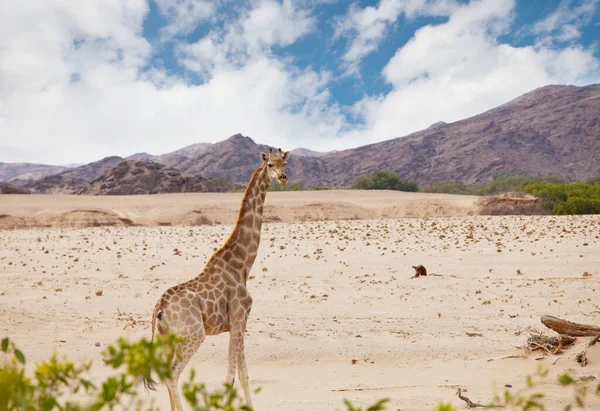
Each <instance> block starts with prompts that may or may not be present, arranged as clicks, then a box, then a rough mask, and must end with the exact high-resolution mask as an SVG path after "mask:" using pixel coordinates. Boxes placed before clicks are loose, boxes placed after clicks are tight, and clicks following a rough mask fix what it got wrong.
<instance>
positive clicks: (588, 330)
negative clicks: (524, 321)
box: [540, 315, 600, 337]
mask: <svg viewBox="0 0 600 411" xmlns="http://www.w3.org/2000/svg"><path fill="white" fill-rule="evenodd" d="M540 320H541V321H542V324H544V325H545V326H546V327H548V328H550V329H551V330H554V331H556V332H557V333H559V334H561V335H568V336H570V337H595V336H596V335H598V334H600V327H596V326H594V325H584V324H577V323H574V322H571V321H567V320H563V319H560V318H557V317H553V316H551V315H544V316H542V318H541V319H540Z"/></svg>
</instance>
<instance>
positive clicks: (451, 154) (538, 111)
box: [0, 84, 600, 193]
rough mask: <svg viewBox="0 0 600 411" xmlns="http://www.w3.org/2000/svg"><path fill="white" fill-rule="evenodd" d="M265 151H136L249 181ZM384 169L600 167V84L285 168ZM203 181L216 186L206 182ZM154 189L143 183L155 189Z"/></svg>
mask: <svg viewBox="0 0 600 411" xmlns="http://www.w3.org/2000/svg"><path fill="white" fill-rule="evenodd" d="M282 148H283V149H289V148H286V147H282ZM268 149H269V147H268V146H266V145H261V144H257V143H255V142H254V141H253V140H252V139H251V138H249V137H245V136H243V135H241V134H236V135H234V136H231V137H230V138H228V139H226V140H224V141H221V142H219V143H215V144H204V143H200V144H193V145H191V146H187V147H184V148H182V149H180V150H176V151H173V152H171V153H167V154H163V155H159V156H153V155H150V154H147V153H138V154H134V155H133V156H130V157H129V158H130V159H134V160H150V161H154V162H156V163H160V164H162V165H163V166H165V167H167V168H169V167H170V168H173V169H177V170H179V171H180V172H181V173H182V178H187V177H186V175H202V177H204V178H213V177H214V178H217V177H218V178H219V179H217V180H213V181H220V180H223V181H225V180H228V181H230V180H231V179H233V181H234V182H235V183H238V184H246V183H247V181H248V179H249V178H250V175H251V174H252V172H253V171H254V170H255V169H256V167H257V166H258V165H259V164H260V159H259V153H260V152H261V151H263V152H267V151H268ZM122 160H123V159H121V158H120V157H108V158H106V159H103V160H101V161H100V162H96V163H91V164H88V165H84V166H80V167H77V168H73V169H69V170H66V171H62V170H61V171H60V173H59V174H55V175H53V176H46V177H43V178H41V179H39V180H37V181H35V182H32V183H29V184H25V185H23V186H22V187H23V188H24V189H26V190H28V191H31V192H39V193H73V192H80V191H81V189H82V187H85V186H86V185H88V184H89V182H91V181H93V180H95V179H97V178H98V177H100V176H101V175H102V174H104V173H105V172H106V171H108V170H110V169H111V168H112V167H114V166H115V165H117V164H118V163H119V162H121V161H122ZM27 167H29V168H27ZM36 167H38V168H39V167H40V165H19V167H17V168H15V169H14V170H13V169H12V168H11V167H8V168H7V167H4V168H2V164H0V181H2V179H1V176H2V175H4V176H5V177H4V178H5V179H6V178H7V177H6V176H11V178H12V177H14V176H15V175H23V174H25V171H23V170H36ZM41 167H42V170H44V171H43V172H46V170H45V169H44V168H43V167H49V166H41ZM378 170H387V171H393V172H396V173H398V174H400V176H401V177H402V178H405V179H412V180H417V181H419V183H421V184H422V185H424V184H430V183H433V182H438V181H444V180H450V179H453V180H461V181H463V182H465V183H467V184H474V183H484V182H488V181H490V180H491V179H492V178H493V176H494V175H496V174H498V173H503V172H512V173H521V174H528V175H539V176H557V177H562V178H565V179H568V180H583V179H586V178H589V177H592V176H594V175H597V174H600V84H596V85H590V86H585V87H576V86H547V87H542V88H539V89H536V90H534V91H532V92H530V93H527V94H525V95H523V96H521V97H519V98H517V99H514V100H512V101H510V102H508V103H506V104H503V105H501V106H499V107H496V108H494V109H492V110H489V111H486V112H484V113H482V114H479V115H476V116H473V117H470V118H467V119H464V120H461V121H457V122H454V123H444V122H437V123H435V124H433V125H432V126H431V127H429V128H427V129H425V130H422V131H419V132H416V133H412V134H410V135H408V136H405V137H399V138H395V139H392V140H387V141H383V142H380V143H376V144H370V145H367V146H362V147H358V148H354V149H349V150H343V151H336V152H328V153H319V152H315V151H312V150H308V149H304V148H300V149H296V150H293V151H292V156H291V157H290V160H289V165H288V176H289V178H290V181H291V182H304V183H305V184H306V185H308V186H312V185H328V186H337V187H339V186H345V185H348V184H350V183H351V182H352V180H353V179H354V178H356V177H357V176H358V175H361V174H365V173H370V172H373V171H378ZM32 172H33V171H32ZM146 172H148V173H150V171H149V170H147V171H145V172H144V173H146ZM167 172H171V173H172V172H173V171H172V170H171V171H167ZM150 174H151V175H153V174H152V173H150ZM144 175H145V174H144ZM159 175H160V172H159ZM11 184H13V185H16V184H15V183H11ZM127 184H129V183H127ZM186 184H187V183H186ZM205 184H206V185H208V186H209V188H210V185H209V181H206V183H205ZM228 184H229V183H228ZM192 185H193V184H192ZM221 186H224V185H223V184H221ZM144 187H146V186H144ZM152 187H154V186H152ZM152 187H150V188H148V187H146V188H144V189H142V191H144V190H146V191H149V192H152V191H153V190H154V188H152ZM221 188H222V187H221ZM126 191H131V190H130V189H127V190H126Z"/></svg>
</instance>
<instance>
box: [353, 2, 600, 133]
mask: <svg viewBox="0 0 600 411" xmlns="http://www.w3.org/2000/svg"><path fill="white" fill-rule="evenodd" d="M513 11H514V1H513V0H481V1H473V2H471V3H470V4H468V5H464V6H461V7H460V8H459V9H457V10H456V11H455V12H454V13H453V14H452V15H451V17H450V19H449V21H448V22H447V23H444V24H440V25H436V26H431V25H429V26H424V27H422V28H420V29H419V30H418V31H417V32H416V33H415V35H414V37H413V38H412V39H411V40H410V41H409V42H408V43H407V44H406V45H404V46H403V47H401V48H400V49H398V50H397V52H396V54H395V55H394V57H393V58H392V59H391V60H390V61H389V63H388V64H387V65H386V67H385V69H384V70H383V74H384V77H385V79H386V80H387V81H388V82H389V83H390V84H391V85H392V87H393V90H392V91H391V92H389V93H388V94H386V95H381V96H375V97H366V98H365V99H363V100H362V101H360V102H359V103H357V104H356V106H355V111H356V112H357V113H359V114H360V115H361V116H362V117H363V119H364V121H365V126H364V128H363V129H362V130H360V131H357V132H353V133H351V136H352V137H353V139H354V140H355V141H362V144H365V143H367V141H365V138H364V137H365V135H370V136H374V138H372V139H371V142H374V141H380V140H383V139H387V138H392V137H398V136H403V135H406V134H408V133H410V132H414V131H418V130H421V129H424V128H427V127H429V126H430V125H431V124H433V123H435V122H438V121H446V122H451V121H457V120H460V119H463V118H466V117H469V116H472V115H475V114H479V113H481V112H483V111H486V110H488V109H491V108H493V107H495V106H497V105H500V104H502V103H504V102H507V101H509V100H510V99H513V98H516V97H518V96H519V95H521V94H523V93H525V92H527V91H530V90H532V89H534V88H537V87H540V86H544V85H547V84H565V83H575V84H581V83H586V82H587V81H588V80H589V77H590V76H593V75H594V73H598V70H599V69H600V65H599V62H598V60H597V59H596V58H594V57H593V54H592V52H591V51H590V50H585V49H583V48H581V47H578V46H572V47H567V48H563V49H559V50H557V49H553V48H547V47H533V46H529V47H512V46H510V45H506V44H499V43H498V41H497V38H498V37H499V36H500V35H503V34H505V33H506V32H507V31H508V30H509V27H510V22H511V18H512V15H513Z"/></svg>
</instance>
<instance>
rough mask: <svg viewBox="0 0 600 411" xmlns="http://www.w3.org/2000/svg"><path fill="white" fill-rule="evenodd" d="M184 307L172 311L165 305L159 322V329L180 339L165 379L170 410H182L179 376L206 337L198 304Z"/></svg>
mask: <svg viewBox="0 0 600 411" xmlns="http://www.w3.org/2000/svg"><path fill="white" fill-rule="evenodd" d="M186 306H187V304H186ZM184 308H186V309H181V307H179V309H178V310H177V311H175V312H174V310H169V307H166V308H165V310H164V315H163V318H162V320H161V323H160V324H159V326H160V327H159V329H161V330H162V331H164V332H165V333H167V332H168V333H173V334H175V335H177V336H178V337H179V339H180V340H179V341H177V342H176V343H175V352H174V355H173V359H172V361H171V376H170V377H169V378H168V379H166V381H165V384H166V385H167V389H168V391H169V399H170V401H171V410H172V411H175V410H177V411H181V410H183V406H182V404H181V398H180V396H179V376H180V375H181V373H182V372H183V370H184V369H185V367H186V366H187V364H188V363H189V361H190V359H191V358H192V357H193V356H194V354H195V353H196V351H198V349H199V348H200V346H201V345H202V343H203V342H204V339H205V338H206V330H205V328H204V320H203V318H202V311H201V309H200V306H199V305H195V304H191V305H189V306H187V307H185V306H184Z"/></svg>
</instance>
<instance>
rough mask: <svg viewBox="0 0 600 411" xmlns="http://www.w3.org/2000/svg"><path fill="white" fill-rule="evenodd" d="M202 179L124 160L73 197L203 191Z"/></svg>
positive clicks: (172, 169)
mask: <svg viewBox="0 0 600 411" xmlns="http://www.w3.org/2000/svg"><path fill="white" fill-rule="evenodd" d="M203 181H204V178H202V177H201V176H199V175H195V176H186V175H183V174H182V173H181V172H180V171H179V170H176V169H174V168H171V167H167V166H165V165H163V164H159V163H156V162H154V161H150V160H139V161H135V160H123V161H121V162H119V163H118V164H117V165H116V166H115V167H113V168H111V169H110V170H108V171H107V172H105V173H104V174H103V175H102V176H100V177H99V178H97V179H96V180H94V181H92V182H91V183H90V184H88V185H86V186H84V187H82V188H81V189H79V190H78V191H77V192H76V193H75V194H88V195H139V194H163V193H190V192H199V191H206V186H205V185H204V183H203Z"/></svg>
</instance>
